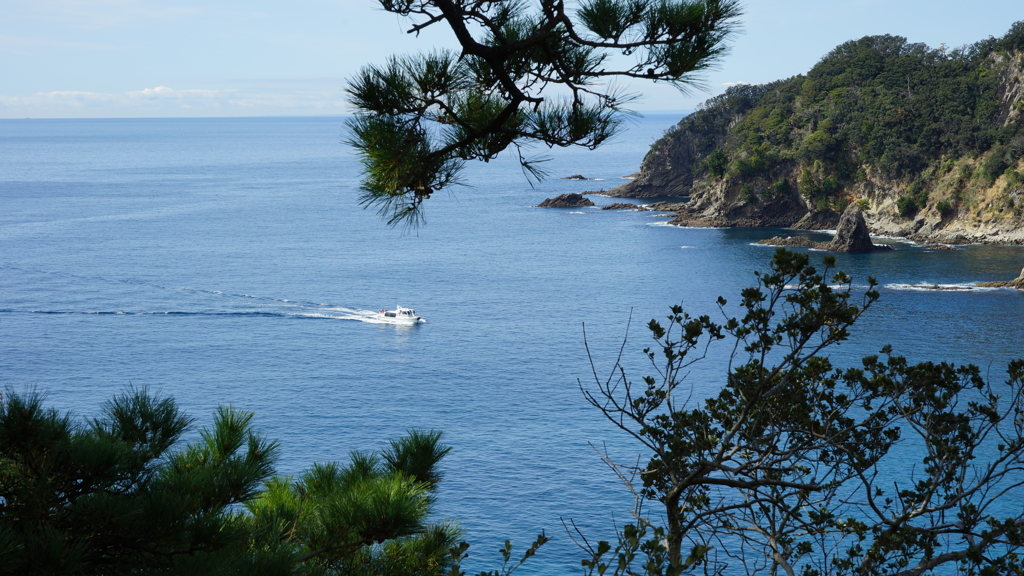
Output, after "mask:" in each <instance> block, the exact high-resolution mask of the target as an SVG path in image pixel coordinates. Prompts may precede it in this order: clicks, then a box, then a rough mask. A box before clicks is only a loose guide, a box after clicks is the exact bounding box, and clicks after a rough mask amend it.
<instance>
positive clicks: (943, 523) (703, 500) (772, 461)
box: [581, 249, 1024, 576]
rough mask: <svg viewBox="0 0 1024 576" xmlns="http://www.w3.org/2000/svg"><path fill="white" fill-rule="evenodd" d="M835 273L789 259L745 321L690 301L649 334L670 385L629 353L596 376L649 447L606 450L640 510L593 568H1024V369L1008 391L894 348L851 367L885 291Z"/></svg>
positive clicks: (593, 551)
mask: <svg viewBox="0 0 1024 576" xmlns="http://www.w3.org/2000/svg"><path fill="white" fill-rule="evenodd" d="M833 265H834V260H833V259H832V258H828V259H826V264H825V267H824V269H823V270H820V271H819V270H818V269H816V268H815V267H813V266H811V265H810V264H809V259H808V257H807V256H806V255H801V254H795V253H792V252H787V251H785V250H781V249H780V250H779V251H778V252H777V253H776V255H775V258H774V260H773V263H772V269H771V271H770V272H768V273H766V274H763V275H758V285H757V286H755V287H752V288H748V289H746V290H744V291H743V292H742V299H741V302H740V304H741V308H742V309H743V310H744V314H743V315H742V316H741V317H739V318H731V319H727V320H726V321H725V322H724V323H721V324H719V323H716V322H714V321H712V320H711V318H710V317H709V316H701V317H699V318H694V317H691V316H689V315H687V314H686V313H685V312H684V311H683V309H682V308H681V307H679V306H674V307H673V308H672V311H671V314H670V315H669V317H668V324H667V326H663V325H662V323H660V322H658V321H655V320H652V321H651V322H650V324H649V325H648V329H649V331H650V332H651V336H652V338H653V339H654V341H655V345H654V346H652V347H651V348H648V349H647V350H645V353H646V354H647V356H648V359H649V360H650V361H651V363H652V366H653V368H655V375H653V376H647V377H644V378H643V379H642V381H641V382H640V383H633V382H632V381H631V380H630V379H629V378H628V377H627V374H626V371H625V369H624V368H623V366H622V364H621V362H620V361H616V363H615V364H614V368H613V371H612V374H611V376H609V377H608V378H607V379H600V378H597V377H596V371H595V381H594V387H593V388H587V387H583V386H582V384H581V388H582V389H583V392H584V394H585V396H586V398H587V400H589V401H590V403H591V404H592V405H593V406H595V407H596V408H597V409H599V410H600V411H601V412H602V413H603V414H604V415H605V416H606V417H607V418H608V419H609V420H610V421H611V422H612V423H614V425H615V426H616V427H617V428H618V429H620V430H621V431H623V432H624V433H626V434H628V435H629V436H631V437H632V438H634V439H635V440H636V441H637V442H639V443H640V445H641V446H642V447H643V449H644V450H645V452H646V453H648V454H649V455H650V458H649V460H648V461H647V464H646V465H639V464H633V465H630V464H622V463H619V462H616V461H614V460H612V459H611V458H610V457H606V462H607V463H608V464H609V465H611V466H612V468H613V469H614V470H615V471H616V472H617V473H618V474H619V475H620V477H621V478H622V479H623V480H624V482H625V483H626V485H627V486H630V487H631V489H632V490H633V494H634V496H635V497H636V501H637V508H636V511H635V512H636V513H635V517H634V521H633V522H632V523H630V524H628V525H626V526H625V527H624V529H622V530H621V531H620V534H619V539H618V541H617V542H616V543H615V545H614V546H613V545H612V544H611V543H609V542H607V541H603V542H600V543H598V544H597V545H596V546H590V545H589V544H586V540H585V539H584V540H581V543H583V546H584V548H585V549H586V550H587V553H588V555H589V558H588V559H586V560H584V566H585V567H586V569H587V570H588V572H587V573H588V574H594V573H596V574H648V575H654V574H658V575H664V574H669V575H677V574H683V573H705V574H744V573H746V574H790V575H795V574H800V575H802V576H824V575H829V576H832V575H835V576H838V575H851V576H852V575H857V576H873V575H880V574H887V575H899V576H911V575H922V574H952V573H956V574H963V575H993V576H994V575H997V574H998V575H1006V574H1022V573H1024V555H1022V554H1021V546H1022V545H1024V528H1022V527H1024V511H1022V509H1021V507H1020V503H1019V499H1018V498H1017V495H1019V494H1020V491H1021V490H1022V489H1024V360H1017V361H1013V362H1010V363H1009V367H1008V378H1007V380H1006V382H1005V384H1002V385H991V384H989V383H988V382H986V381H985V380H984V379H983V378H982V377H981V375H980V370H979V369H978V368H977V367H976V366H971V365H968V366H956V365H953V364H949V363H945V362H943V363H931V362H924V363H920V364H911V363H909V362H907V360H906V359H904V358H902V357H898V356H894V355H892V351H891V349H890V348H889V347H888V346H886V347H884V348H883V349H882V351H881V354H880V355H877V356H869V357H867V358H864V359H863V362H862V365H861V366H860V367H858V368H851V369H838V368H835V367H833V365H832V363H831V361H830V360H829V357H828V349H829V348H830V347H832V346H835V345H837V344H839V343H841V342H843V341H844V340H846V339H847V337H848V335H849V329H850V327H851V326H852V325H853V323H854V322H855V321H856V320H857V319H858V318H859V317H861V316H862V315H863V314H864V312H865V311H866V310H868V309H869V308H870V307H871V305H872V304H873V303H874V302H875V300H876V299H877V298H878V293H877V292H876V291H875V290H874V284H875V283H874V280H870V279H869V287H868V288H867V289H866V290H860V289H854V287H853V285H852V280H851V279H850V277H848V276H847V275H845V274H843V273H841V272H834V271H833V269H832V266H833ZM858 293H859V294H860V296H857V294H858ZM719 305H720V306H721V307H722V311H723V313H724V312H725V306H726V302H725V301H724V300H722V299H720V300H719ZM722 340H727V341H729V342H731V343H732V346H733V351H732V353H731V357H730V358H731V360H730V363H729V368H728V371H727V373H726V374H725V377H724V379H723V382H722V386H721V389H720V391H719V392H718V393H717V394H714V393H713V394H711V395H710V397H708V398H706V399H704V400H701V401H697V400H695V398H697V397H699V390H700V389H701V388H702V387H698V386H691V384H690V383H688V382H687V376H688V374H689V373H690V371H691V369H692V367H693V365H694V364H695V363H697V362H700V361H701V360H703V359H704V358H706V357H707V355H708V353H709V350H710V349H711V347H713V346H714V345H715V343H717V342H719V341H722ZM644 503H653V504H654V505H655V506H656V508H657V510H656V511H655V512H651V511H650V510H646V509H645V508H644V506H643V504H644Z"/></svg>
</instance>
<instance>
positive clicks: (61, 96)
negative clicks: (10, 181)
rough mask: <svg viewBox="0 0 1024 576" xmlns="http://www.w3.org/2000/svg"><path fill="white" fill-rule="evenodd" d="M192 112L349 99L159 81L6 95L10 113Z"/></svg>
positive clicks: (332, 109) (312, 108)
mask: <svg viewBox="0 0 1024 576" xmlns="http://www.w3.org/2000/svg"><path fill="white" fill-rule="evenodd" d="M184 111H188V114H189V115H200V116H202V115H217V116H222V115H245V114H252V113H254V112H255V113H259V114H274V113H292V114H304V113H308V114H324V113H329V114H338V113H342V112H344V101H343V99H342V97H341V95H340V94H339V92H338V91H337V90H294V91H280V92H261V91H244V90H236V89H219V90H208V89H186V90H176V89H174V88H171V87H168V86H156V87H153V88H143V89H141V90H129V91H126V92H116V93H101V92H86V91H77V90H56V91H52V92H37V93H35V94H32V95H28V96H3V95H0V115H2V116H4V117H8V118H11V117H24V116H37V117H38V116H55V117H60V116H67V115H78V114H87V115H90V116H107V117H117V116H124V115H136V116H153V117H157V116H174V115H181V114H182V113H184Z"/></svg>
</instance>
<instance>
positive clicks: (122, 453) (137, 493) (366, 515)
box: [0, 390, 543, 576]
mask: <svg viewBox="0 0 1024 576" xmlns="http://www.w3.org/2000/svg"><path fill="white" fill-rule="evenodd" d="M43 402H44V397H43V395H41V394H38V393H34V392H31V393H28V394H17V393H12V392H11V391H7V392H6V394H5V395H4V397H3V399H2V401H0V573H3V574H25V575H35V574H39V575H45V574H54V575H57V574H61V575H63V574H80V575H91V574H95V575H103V576H116V575H120V574H167V575H178V574H181V575H192V574H207V575H218V574H223V575H245V576H259V575H266V576H276V575H281V576H284V575H295V574H303V575H314V576H315V575H324V576H341V575H346V576H359V575H366V576H369V575H374V576H440V575H442V574H461V573H462V572H461V570H460V568H459V566H460V563H461V561H462V560H463V559H464V558H465V556H466V549H467V548H468V544H465V543H464V542H461V536H462V532H461V530H460V529H459V527H458V526H457V525H455V524H453V523H451V522H447V521H441V522H430V521H429V520H428V517H429V516H431V515H432V514H433V513H434V510H433V504H434V492H435V491H436V489H437V485H438V482H440V481H441V477H442V476H441V473H440V471H439V469H438V466H439V463H440V461H441V459H442V458H443V457H444V456H445V455H446V454H447V453H448V451H449V450H450V448H449V447H448V446H445V445H444V444H443V443H442V441H441V433H440V432H436V431H430V432H423V431H415V430H414V431H410V433H409V434H408V435H407V436H405V437H402V438H399V439H396V440H393V441H391V442H390V445H389V446H388V448H386V449H385V450H384V451H383V452H382V453H380V454H376V453H371V452H358V451H357V452H352V453H351V455H350V458H349V462H348V463H347V464H345V465H343V464H340V463H336V462H330V463H318V464H314V465H312V466H311V467H310V468H309V469H308V470H306V471H304V472H302V473H301V474H299V475H298V476H297V477H295V478H292V477H284V476H273V473H274V463H275V461H276V459H277V454H278V446H277V443H276V442H272V441H269V440H267V439H266V438H265V437H263V436H262V435H260V434H258V433H257V432H255V430H254V429H253V415H252V414H251V413H248V412H242V411H239V410H236V409H233V408H223V407H222V408H219V409H218V410H217V412H216V414H215V416H214V421H213V426H212V427H210V428H203V429H201V430H199V432H198V438H197V439H196V440H195V441H193V442H190V443H187V444H185V445H184V446H182V445H181V440H182V437H183V436H184V435H185V434H187V433H188V432H189V431H190V429H191V425H192V423H193V420H192V419H191V418H189V417H188V416H186V415H185V414H184V413H182V412H181V411H180V410H179V409H178V407H177V406H176V405H175V403H174V401H173V400H171V399H170V398H160V397H157V396H154V395H151V394H150V393H148V392H147V391H146V390H128V391H126V392H125V393H123V394H120V395H118V396H116V397H115V398H114V399H112V400H111V401H109V402H107V403H106V404H105V405H104V407H103V415H102V416H101V417H100V418H96V419H91V420H77V419H75V418H74V417H73V416H72V415H71V414H61V413H59V412H58V411H57V410H54V409H52V408H46V407H44V405H43ZM541 544H543V542H540V543H538V544H535V546H534V548H533V549H531V550H532V551H531V552H530V555H532V553H533V551H535V550H536V547H538V546H540V545H541ZM507 560H508V559H507V558H506V561H507Z"/></svg>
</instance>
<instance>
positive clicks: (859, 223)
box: [822, 204, 892, 253]
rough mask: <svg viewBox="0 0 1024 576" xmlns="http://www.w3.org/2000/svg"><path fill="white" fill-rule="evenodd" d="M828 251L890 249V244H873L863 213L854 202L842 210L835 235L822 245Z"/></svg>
mask: <svg viewBox="0 0 1024 576" xmlns="http://www.w3.org/2000/svg"><path fill="white" fill-rule="evenodd" d="M822 248H823V249H825V250H828V251H830V252H847V253H856V252H871V251H873V250H892V246H886V245H884V244H883V245H881V246H875V245H874V243H872V242H871V234H870V233H869V232H868V225H867V222H865V221H864V213H863V212H861V211H860V208H858V207H857V205H856V204H850V205H849V206H847V207H846V210H844V211H843V215H842V217H841V218H839V227H838V228H837V229H836V237H835V238H834V239H832V241H831V242H829V243H827V244H825V245H824V246H822Z"/></svg>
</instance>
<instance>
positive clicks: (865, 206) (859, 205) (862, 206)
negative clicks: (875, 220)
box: [857, 198, 871, 212]
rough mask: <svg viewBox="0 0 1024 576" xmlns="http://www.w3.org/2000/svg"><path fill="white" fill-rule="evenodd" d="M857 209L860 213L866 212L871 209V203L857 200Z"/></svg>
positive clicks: (862, 199)
mask: <svg viewBox="0 0 1024 576" xmlns="http://www.w3.org/2000/svg"><path fill="white" fill-rule="evenodd" d="M857 208H860V211H861V212H867V211H868V209H869V208H871V202H869V201H868V199H867V198H861V199H860V200H857Z"/></svg>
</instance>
